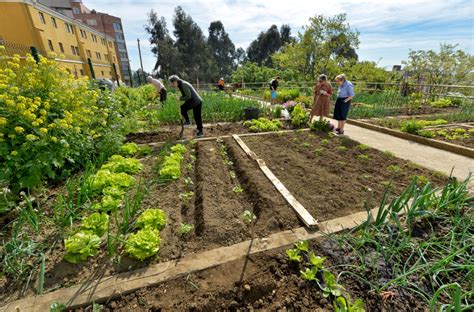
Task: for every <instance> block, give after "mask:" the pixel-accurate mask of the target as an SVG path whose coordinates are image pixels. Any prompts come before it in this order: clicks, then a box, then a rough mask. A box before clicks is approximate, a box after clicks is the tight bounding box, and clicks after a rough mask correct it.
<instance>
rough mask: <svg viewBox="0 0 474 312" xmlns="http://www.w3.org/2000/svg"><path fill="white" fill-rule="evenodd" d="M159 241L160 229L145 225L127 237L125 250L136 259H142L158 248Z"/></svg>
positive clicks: (151, 254) (152, 253)
mask: <svg viewBox="0 0 474 312" xmlns="http://www.w3.org/2000/svg"><path fill="white" fill-rule="evenodd" d="M160 243H161V239H160V231H158V230H157V229H154V228H152V227H145V228H143V229H141V230H139V231H138V232H136V233H134V234H131V235H130V236H129V237H128V239H127V242H126V244H125V251H126V252H127V253H128V254H130V255H131V256H133V257H134V258H137V259H138V260H144V259H146V258H149V257H151V256H153V255H155V254H156V253H157V252H158V250H160Z"/></svg>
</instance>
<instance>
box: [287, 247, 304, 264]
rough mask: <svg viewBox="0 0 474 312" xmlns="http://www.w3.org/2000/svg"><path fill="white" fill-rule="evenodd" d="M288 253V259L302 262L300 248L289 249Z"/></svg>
mask: <svg viewBox="0 0 474 312" xmlns="http://www.w3.org/2000/svg"><path fill="white" fill-rule="evenodd" d="M286 254H287V255H288V259H290V261H294V262H301V253H300V251H299V250H298V249H296V248H295V249H288V250H287V251H286Z"/></svg>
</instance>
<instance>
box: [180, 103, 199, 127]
mask: <svg viewBox="0 0 474 312" xmlns="http://www.w3.org/2000/svg"><path fill="white" fill-rule="evenodd" d="M191 109H192V110H193V115H194V121H195V122H196V126H197V129H198V131H202V116H201V110H202V103H199V104H198V105H194V103H193V102H184V104H183V105H181V115H183V117H184V120H186V122H189V116H188V111H189V110H191Z"/></svg>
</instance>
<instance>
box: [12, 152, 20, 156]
mask: <svg viewBox="0 0 474 312" xmlns="http://www.w3.org/2000/svg"><path fill="white" fill-rule="evenodd" d="M10 154H11V155H12V156H16V155H18V152H17V151H12V152H11V153H10Z"/></svg>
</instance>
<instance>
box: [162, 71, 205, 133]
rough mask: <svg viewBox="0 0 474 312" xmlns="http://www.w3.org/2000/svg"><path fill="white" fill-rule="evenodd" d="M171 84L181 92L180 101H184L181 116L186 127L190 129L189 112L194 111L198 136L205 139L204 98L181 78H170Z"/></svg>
mask: <svg viewBox="0 0 474 312" xmlns="http://www.w3.org/2000/svg"><path fill="white" fill-rule="evenodd" d="M169 82H170V83H171V86H172V87H173V88H178V89H179V91H180V92H181V96H178V98H177V99H178V101H184V103H183V104H182V105H181V115H182V116H183V118H184V120H185V122H184V126H185V127H189V126H190V125H191V122H190V121H189V116H188V111H189V110H191V109H192V110H193V115H194V121H195V122H196V126H197V133H196V136H197V137H198V138H199V137H203V136H204V132H203V126H202V115H201V110H202V98H201V97H200V96H199V94H198V93H197V91H196V90H195V89H194V88H193V86H192V85H191V84H190V83H189V82H187V81H184V80H182V79H181V78H179V77H178V76H177V75H172V76H171V77H170V78H169Z"/></svg>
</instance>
